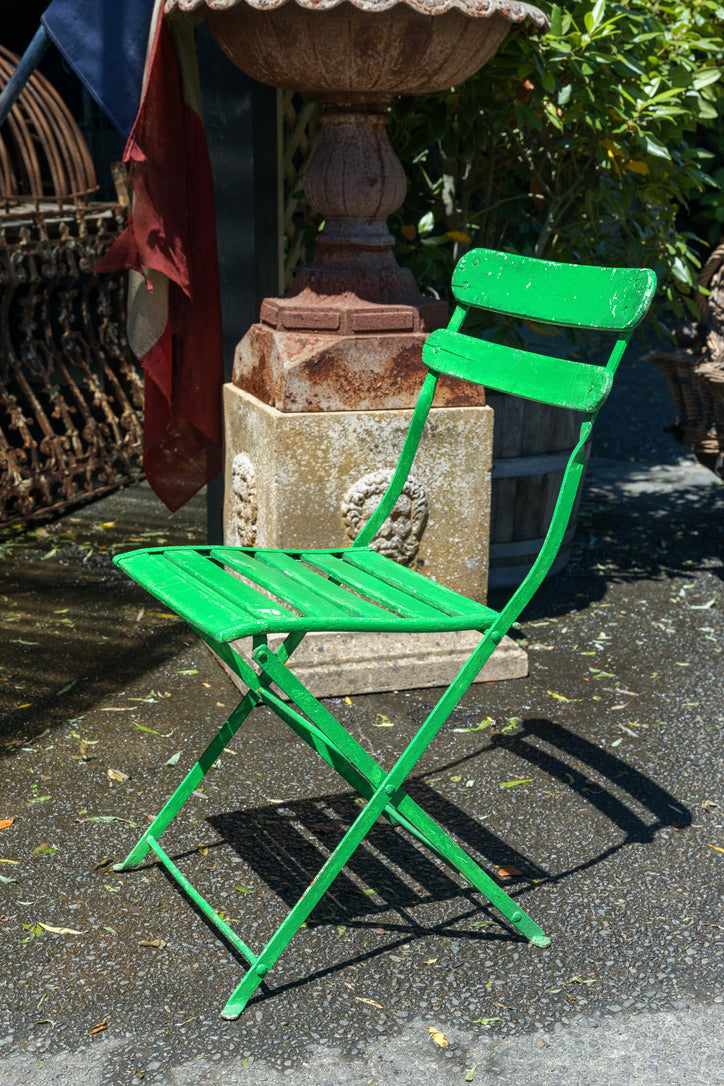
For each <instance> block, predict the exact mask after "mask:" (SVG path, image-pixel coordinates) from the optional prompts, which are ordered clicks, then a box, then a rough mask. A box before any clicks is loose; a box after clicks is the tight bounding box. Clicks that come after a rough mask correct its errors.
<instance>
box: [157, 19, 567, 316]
mask: <svg viewBox="0 0 724 1086" xmlns="http://www.w3.org/2000/svg"><path fill="white" fill-rule="evenodd" d="M173 9H180V10H181V11H183V12H187V13H193V14H194V15H195V16H196V17H203V18H204V19H205V20H206V23H207V25H208V27H209V29H210V31H211V33H212V34H213V36H214V37H215V38H216V40H217V41H218V43H219V45H220V46H221V48H222V49H223V50H224V52H225V53H226V54H227V55H228V56H229V57H230V59H231V60H232V61H233V62H234V63H235V64H236V65H237V66H238V67H239V68H241V69H242V70H243V71H245V72H246V73H247V74H249V75H250V76H252V77H253V78H254V79H257V80H259V81H260V82H262V83H267V84H270V85H271V86H275V87H281V88H284V89H288V90H297V91H301V92H304V93H312V94H314V95H316V97H317V98H318V99H319V101H320V102H321V103H322V104H323V105H324V112H323V115H322V131H321V137H320V139H319V143H318V145H317V149H316V151H315V153H314V156H313V158H312V160H311V161H310V163H309V166H308V168H307V172H306V175H305V193H306V196H307V199H308V201H309V203H310V205H311V206H312V207H313V208H314V210H315V211H318V212H319V213H320V215H321V216H322V217H323V218H324V220H325V226H324V228H323V230H322V232H321V234H320V236H319V238H318V243H317V253H316V257H315V260H314V263H313V264H312V266H311V267H310V268H306V269H303V270H302V271H301V272H300V273H299V274H298V275H297V277H296V279H295V281H294V283H293V284H292V287H291V288H290V291H289V292H288V294H287V297H286V298H284V299H267V300H266V301H265V303H264V305H263V307H262V313H261V318H262V321H263V323H264V324H267V325H271V326H272V327H275V328H277V329H279V330H284V329H286V330H289V331H291V330H295V331H299V330H302V329H308V330H310V331H311V330H316V331H324V330H327V331H335V332H337V331H340V330H341V329H340V306H342V308H343V309H344V312H345V321H344V322H343V323H345V326H346V330H347V331H354V330H358V331H363V330H372V328H374V330H375V331H383V330H384V331H408V332H410V331H415V332H417V331H422V330H428V331H429V330H430V329H431V328H432V327H435V326H437V325H438V324H441V323H444V321H445V319H446V312H445V307H444V305H443V304H441V303H440V302H436V301H434V300H433V299H429V298H424V297H423V296H422V295H421V294H420V292H419V290H418V288H417V285H416V284H415V281H414V279H413V277H412V275H411V274H410V272H408V271H407V270H405V269H402V268H401V267H400V266H399V265H398V264H397V262H396V260H395V259H394V257H393V255H392V244H393V238H392V236H391V234H390V233H389V231H388V229H387V226H386V220H387V218H388V216H389V215H391V214H392V212H394V211H396V210H397V208H398V207H400V205H401V204H402V201H403V200H404V197H405V189H406V181H405V176H404V172H403V170H402V166H401V165H400V162H399V159H398V158H397V155H396V154H395V152H394V151H393V149H392V147H391V145H390V142H389V140H388V138H387V131H386V126H387V115H386V109H387V106H388V105H389V104H390V102H391V101H392V99H393V98H394V97H395V96H396V95H399V94H406V95H407V94H429V93H431V92H434V91H439V90H444V89H445V88H447V87H451V86H453V85H455V84H457V83H461V82H463V81H464V80H465V79H468V78H469V76H471V75H472V74H473V73H474V72H476V71H477V70H478V69H479V68H480V67H482V65H483V64H485V62H486V61H487V60H489V59H490V57H491V56H492V55H493V54H494V53H495V51H496V50H497V49H498V47H499V46H500V44H501V43H502V42H503V40H504V38H505V37H506V35H507V34H508V32H509V30H510V29H511V27H512V25H513V24H514V23H522V22H529V23H530V24H531V25H532V26H533V27H537V28H540V29H545V28H546V27H547V26H548V20H547V18H546V16H545V15H544V14H543V13H542V12H541V11H539V10H538V8H536V7H533V6H532V5H531V4H527V3H522V2H519V0H399V2H398V0H342V2H340V0H167V4H166V10H167V11H171V10H173ZM381 305H384V306H385V307H386V309H385V310H384V311H380V310H379V309H378V307H379V306H381ZM370 306H372V307H373V308H374V312H371V311H370Z"/></svg>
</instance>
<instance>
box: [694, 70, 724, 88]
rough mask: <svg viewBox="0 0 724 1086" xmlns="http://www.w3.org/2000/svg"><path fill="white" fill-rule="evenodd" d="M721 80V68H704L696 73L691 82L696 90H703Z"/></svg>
mask: <svg viewBox="0 0 724 1086" xmlns="http://www.w3.org/2000/svg"><path fill="white" fill-rule="evenodd" d="M720 79H721V69H720V68H702V69H701V70H700V71H698V72H695V73H694V76H693V78H692V80H691V85H692V87H693V88H694V90H698V91H699V90H703V89H704V87H709V86H711V84H712V83H717V82H718V81H719V80H720Z"/></svg>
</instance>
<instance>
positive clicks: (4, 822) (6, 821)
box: [0, 818, 15, 830]
mask: <svg viewBox="0 0 724 1086" xmlns="http://www.w3.org/2000/svg"><path fill="white" fill-rule="evenodd" d="M14 821H15V819H14V818H0V830H4V829H5V827H6V826H12V824H13V822H14Z"/></svg>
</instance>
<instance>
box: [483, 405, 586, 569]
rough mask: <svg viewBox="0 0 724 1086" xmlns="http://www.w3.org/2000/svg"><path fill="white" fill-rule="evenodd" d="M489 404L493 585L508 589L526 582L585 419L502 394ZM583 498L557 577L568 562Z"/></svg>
mask: <svg viewBox="0 0 724 1086" xmlns="http://www.w3.org/2000/svg"><path fill="white" fill-rule="evenodd" d="M486 402H487V403H488V404H489V406H490V407H492V408H493V411H494V412H495V422H494V425H493V469H492V494H491V510H490V570H489V575H488V585H489V587H490V588H502V587H511V586H515V585H518V584H520V582H521V581H522V580H523V578H524V577H525V575H526V573H527V572H528V570H529V569H530V567H531V566H532V564H533V562H534V560H535V558H536V556H537V554H538V551H539V550H540V548H541V544H542V543H543V538H544V536H545V533H546V532H547V530H548V526H549V525H550V522H551V519H552V517H553V509H554V506H555V503H556V498H557V497H558V490H559V488H560V484H561V479H562V478H563V471H564V469H565V466H566V463H567V461H568V457H569V455H570V453H571V450H572V449H573V447H574V445H575V444H576V441H577V440H578V435H579V430H580V425H581V416H580V414H579V413H578V412H575V411H567V410H565V409H563V408H560V407H550V406H549V405H548V404H541V403H535V402H534V401H533V400H523V399H521V398H520V397H518V396H508V395H506V394H504V393H500V392H489V393H488V394H487V396H486ZM580 498H581V494H580V491H579V493H578V497H577V499H576V504H575V506H574V509H573V515H572V518H571V523H570V526H569V528H568V531H567V532H566V535H565V537H564V540H563V543H562V545H561V549H560V551H559V553H558V557H557V558H556V561H555V563H554V565H553V567H552V569H551V573H557V572H558V571H559V570H561V569H563V567H564V566H565V564H566V562H567V561H568V557H569V554H570V549H571V544H572V543H573V538H574V535H575V531H576V519H577V516H578V506H579V503H580Z"/></svg>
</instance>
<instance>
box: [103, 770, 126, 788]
mask: <svg viewBox="0 0 724 1086" xmlns="http://www.w3.org/2000/svg"><path fill="white" fill-rule="evenodd" d="M106 772H107V773H108V776H109V777H110V778H111V780H112V781H120V782H121V784H123V783H124V781H127V780H129V776H128V774H127V773H121V771H120V769H108V770H106Z"/></svg>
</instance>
